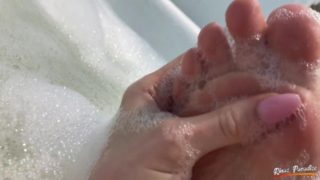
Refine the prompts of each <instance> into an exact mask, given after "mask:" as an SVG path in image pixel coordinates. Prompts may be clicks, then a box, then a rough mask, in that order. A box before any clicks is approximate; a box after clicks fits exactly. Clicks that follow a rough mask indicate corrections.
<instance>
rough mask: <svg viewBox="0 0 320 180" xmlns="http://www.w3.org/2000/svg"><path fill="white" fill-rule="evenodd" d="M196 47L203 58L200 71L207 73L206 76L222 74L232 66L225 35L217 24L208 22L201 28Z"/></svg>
mask: <svg viewBox="0 0 320 180" xmlns="http://www.w3.org/2000/svg"><path fill="white" fill-rule="evenodd" d="M198 49H199V51H200V52H201V54H202V56H203V57H204V59H205V61H204V64H203V67H202V71H203V72H204V73H206V74H207V77H209V78H211V77H215V76H218V75H221V74H224V73H226V72H228V71H229V70H230V69H231V68H232V67H233V66H232V61H231V59H232V54H231V49H230V46H229V43H228V40H227V37H226V35H225V33H224V30H223V29H222V28H221V27H220V26H219V25H218V24H216V23H210V24H208V25H206V26H205V27H204V28H203V29H202V30H201V32H200V34H199V37H198Z"/></svg>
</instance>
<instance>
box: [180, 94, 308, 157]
mask: <svg viewBox="0 0 320 180" xmlns="http://www.w3.org/2000/svg"><path fill="white" fill-rule="evenodd" d="M301 105H302V101H301V99H300V96H299V95H297V94H281V95H278V94H265V95H259V96H255V97H251V98H248V99H246V100H241V101H238V102H235V103H233V104H231V105H228V106H226V107H223V108H221V109H218V110H216V111H213V112H210V113H207V114H204V115H200V116H196V117H192V118H185V119H184V121H188V122H189V123H191V124H192V125H193V128H192V129H193V133H192V137H191V138H190V143H191V145H192V146H193V147H194V148H195V149H197V150H198V151H199V157H201V156H202V155H204V154H207V153H209V152H211V151H214V150H217V149H219V148H221V147H224V146H228V145H233V144H238V143H241V142H245V141H247V140H246V139H247V138H248V137H249V135H250V132H253V131H254V130H256V129H253V128H258V127H260V125H259V124H262V125H266V126H267V127H268V126H273V125H275V124H278V123H280V122H282V121H285V120H286V118H288V117H290V116H291V115H293V114H294V113H296V111H297V110H298V109H299V108H300V107H301ZM251 134H252V133H251ZM260 135H261V134H260Z"/></svg>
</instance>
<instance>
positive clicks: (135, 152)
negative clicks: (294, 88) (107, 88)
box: [90, 60, 300, 180]
mask: <svg viewBox="0 0 320 180" xmlns="http://www.w3.org/2000/svg"><path fill="white" fill-rule="evenodd" d="M176 63H177V60H176V61H174V62H173V63H171V64H169V65H167V66H165V67H164V68H162V69H160V70H158V71H157V72H155V73H153V74H151V75H148V76H146V77H145V78H143V79H141V80H140V81H138V82H136V83H135V84H133V85H132V86H130V87H129V88H128V90H127V91H126V93H125V95H124V98H123V101H122V104H121V108H120V111H119V113H118V115H117V119H116V124H115V126H114V129H113V133H112V134H111V136H110V138H109V141H108V145H107V148H106V149H105V151H104V153H103V154H102V156H101V159H100V160H99V162H98V163H97V165H96V167H95V169H94V171H93V173H92V176H91V178H90V179H91V180H104V179H105V180H107V179H113V180H127V179H130V180H142V179H146V180H149V179H150V180H172V179H179V180H180V179H190V178H191V172H192V167H193V165H194V164H195V162H196V161H197V160H198V159H199V158H201V157H202V156H203V155H205V154H207V153H209V152H211V151H214V150H217V149H219V148H222V147H224V146H228V145H232V144H237V143H243V142H246V141H248V137H249V136H250V135H249V134H248V133H247V132H248V131H247V129H248V127H250V128H260V127H261V125H272V124H275V123H278V122H279V121H282V118H280V117H279V118H278V119H279V120H275V121H273V122H266V121H259V120H261V119H262V120H266V119H268V117H267V116H272V117H275V114H272V112H271V110H272V108H271V110H268V109H266V107H270V106H268V104H270V103H277V104H278V107H279V106H283V107H284V106H286V105H288V102H287V101H284V102H281V97H283V95H276V94H264V95H258V96H255V97H250V98H248V99H245V100H241V101H238V102H235V103H233V104H230V105H228V106H225V107H223V108H221V109H218V110H216V111H214V112H209V113H207V114H203V115H199V116H195V117H189V118H180V117H177V116H174V115H173V114H171V113H168V112H165V111H162V110H160V108H159V106H158V103H157V102H159V101H160V100H159V97H158V94H157V93H156V92H157V90H156V88H157V87H158V85H159V83H160V79H161V78H163V77H164V75H165V74H167V73H168V71H169V69H171V68H172V67H174V65H175V64H176ZM282 99H283V98H282ZM161 101H166V99H162V100H161ZM299 103H300V102H297V103H296V106H298V105H300V104H299ZM290 104H291V106H292V107H290V108H293V109H294V108H297V107H294V105H292V102H290ZM284 109H285V108H284ZM287 111H288V112H292V109H291V110H290V109H289V110H288V109H287ZM280 114H281V113H280ZM281 115H283V112H282V114H281ZM274 119H277V118H273V120H274Z"/></svg>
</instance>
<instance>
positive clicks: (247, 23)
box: [226, 0, 266, 41]
mask: <svg viewBox="0 0 320 180" xmlns="http://www.w3.org/2000/svg"><path fill="white" fill-rule="evenodd" d="M226 22H227V26H228V29H229V31H230V33H231V35H232V36H233V37H234V39H235V40H236V41H237V40H243V39H244V40H247V39H252V38H256V37H260V36H261V35H262V33H263V32H264V31H265V29H266V22H265V20H264V17H263V14H262V11H261V7H260V5H259V2H258V1H257V0H235V1H233V2H232V3H231V5H230V6H229V8H228V10H227V12H226Z"/></svg>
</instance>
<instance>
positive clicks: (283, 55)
mask: <svg viewBox="0 0 320 180" xmlns="http://www.w3.org/2000/svg"><path fill="white" fill-rule="evenodd" d="M226 23H227V27H228V31H229V32H230V34H231V36H232V37H233V39H234V44H232V45H231V44H230V42H229V41H228V40H227V37H226V35H225V33H224V31H223V29H222V28H221V27H220V26H219V25H217V24H216V23H210V24H208V25H207V26H205V27H204V28H203V29H202V30H201V32H200V34H199V38H198V46H197V47H196V48H192V49H190V50H188V51H187V52H186V53H184V54H183V55H182V56H179V57H178V58H177V59H178V60H179V61H180V62H181V71H180V74H179V76H178V78H176V79H175V80H174V82H173V88H172V92H171V95H172V102H170V104H171V105H170V109H169V110H170V111H172V112H173V113H175V114H178V115H179V116H184V117H188V116H194V115H199V114H203V113H206V112H209V111H212V110H213V109H214V108H218V107H219V106H222V105H223V104H224V102H227V101H229V100H230V98H234V97H236V98H237V97H243V96H253V95H257V94H261V93H265V92H277V93H289V92H290V93H297V94H299V95H300V96H301V98H302V100H303V102H304V104H303V107H301V109H300V110H299V111H298V110H297V112H299V114H297V113H295V114H293V115H292V116H291V117H288V121H287V122H286V123H285V124H281V125H278V126H277V127H273V128H272V131H268V132H266V133H264V134H263V136H259V137H257V139H254V141H252V142H249V143H244V144H241V145H237V146H231V147H226V148H224V149H221V150H218V151H214V152H211V153H209V154H207V155H206V156H204V157H202V159H200V160H199V161H198V162H197V164H196V165H195V166H194V171H193V178H192V179H193V180H209V179H210V180H211V179H224V180H225V179H235V178H236V179H261V180H264V179H266V180H269V179H273V169H274V168H276V167H282V168H288V167H291V166H293V165H301V166H308V165H309V164H312V165H315V166H316V165H320V159H319V155H320V147H319V143H318V140H317V137H319V133H320V131H319V130H320V123H319V122H318V121H319V120H320V117H318V114H319V113H320V112H319V109H320V108H319V107H320V106H319V104H318V103H319V100H320V91H319V90H320V77H319V73H318V72H319V68H318V66H319V65H318V60H319V57H320V20H319V16H317V15H316V14H315V12H314V11H311V10H310V9H308V8H306V7H303V6H301V5H297V4H289V5H285V6H282V7H280V8H278V9H276V10H274V11H273V12H272V13H271V15H270V16H269V17H268V19H267V20H265V19H264V17H263V15H262V12H261V8H260V6H259V3H258V1H257V0H235V1H233V2H232V4H231V5H230V6H229V8H228V10H227V12H226ZM230 46H233V50H234V52H232V50H231V49H232V48H231V47H230ZM261 49H263V50H264V52H263V53H259V52H261V51H260V50H261ZM266 52H267V53H269V54H271V55H272V58H266ZM269 59H270V61H273V62H270V63H268V62H266V61H268V60H269ZM272 64H276V67H275V68H274V69H275V71H274V73H271V74H277V76H276V77H274V76H273V75H271V76H268V75H266V74H268V73H260V74H259V73H257V71H256V70H257V69H259V70H260V71H261V70H266V69H268V68H270V67H269V66H270V65H272ZM269 75H270V73H269ZM265 79H267V81H268V80H270V79H271V80H274V81H272V83H274V82H275V81H276V83H278V86H277V87H276V88H275V87H273V86H266V85H265V84H266V83H265ZM252 131H254V130H253V129H250V128H249V127H248V132H252Z"/></svg>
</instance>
